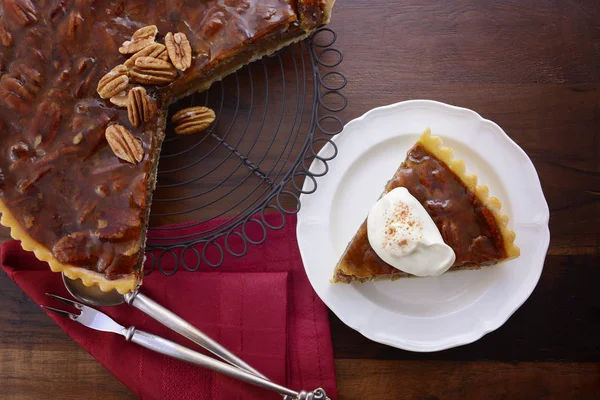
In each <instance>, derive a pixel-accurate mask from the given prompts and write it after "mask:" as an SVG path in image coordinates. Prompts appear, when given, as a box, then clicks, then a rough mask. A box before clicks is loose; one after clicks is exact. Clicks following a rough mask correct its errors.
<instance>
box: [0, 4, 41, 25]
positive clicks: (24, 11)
mask: <svg viewBox="0 0 600 400" xmlns="http://www.w3.org/2000/svg"><path fill="white" fill-rule="evenodd" d="M5 6H6V7H7V8H8V9H9V10H10V9H12V10H11V11H12V13H13V14H14V16H15V18H16V20H17V21H19V22H20V23H21V25H23V26H26V25H30V24H33V23H36V22H37V21H38V18H37V15H36V13H37V10H36V9H35V6H34V5H33V3H32V2H31V1H30V0H8V1H6V2H5Z"/></svg>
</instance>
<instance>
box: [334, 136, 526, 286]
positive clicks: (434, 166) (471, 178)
mask: <svg viewBox="0 0 600 400" xmlns="http://www.w3.org/2000/svg"><path fill="white" fill-rule="evenodd" d="M397 187H406V188H407V189H408V191H409V192H410V193H411V194H412V195H413V196H415V197H416V198H417V199H418V200H419V201H420V202H421V204H423V206H424V207H425V209H426V210H427V211H428V213H429V215H430V216H431V217H432V219H433V220H434V222H435V223H436V226H437V227H438V229H439V230H440V233H441V234H442V237H443V238H444V242H446V244H447V245H449V246H450V247H452V249H453V250H454V252H455V253H456V262H455V263H454V265H453V266H452V267H451V268H450V269H449V270H448V271H458V270H465V269H479V268H481V267H484V266H489V265H494V264H497V263H499V262H503V261H506V260H510V259H512V258H515V257H518V256H519V254H520V250H519V248H518V247H517V246H516V245H515V244H514V240H515V233H514V232H513V231H512V230H510V229H508V216H507V215H506V214H504V213H503V212H502V211H501V203H500V201H499V200H498V199H497V198H495V197H490V196H489V195H488V193H489V190H488V188H487V186H483V185H477V177H476V176H475V175H472V174H467V173H466V168H465V163H464V162H463V161H461V160H455V159H454V156H453V152H452V149H450V148H448V147H444V146H443V144H442V140H441V139H440V138H439V137H437V136H432V135H431V131H430V130H429V129H427V130H425V132H423V134H422V135H421V137H420V138H419V140H418V142H417V143H416V144H415V146H414V147H413V148H412V149H410V150H409V151H408V153H407V158H406V160H405V161H404V162H403V163H402V165H401V166H400V168H399V169H398V170H397V171H396V173H395V174H394V176H393V177H392V179H390V181H388V183H387V185H386V187H385V190H384V192H383V194H385V193H387V192H389V191H391V190H393V189H395V188H397ZM413 276H414V275H411V274H408V273H406V272H403V271H400V270H398V269H396V268H394V267H392V266H391V265H389V264H387V263H386V262H384V261H383V260H382V259H381V258H380V257H379V256H378V255H377V254H376V253H375V251H374V250H373V248H372V247H371V245H370V244H369V239H368V236H367V221H366V219H365V221H364V222H363V223H362V225H361V226H360V227H359V229H358V231H357V232H356V234H355V235H354V237H353V238H352V240H351V241H350V243H349V244H348V247H347V248H346V250H345V252H344V254H343V255H342V257H341V258H340V261H339V262H338V265H337V266H336V268H335V272H334V276H333V279H332V282H334V283H351V282H367V281H372V280H382V279H387V280H395V279H399V278H406V277H413Z"/></svg>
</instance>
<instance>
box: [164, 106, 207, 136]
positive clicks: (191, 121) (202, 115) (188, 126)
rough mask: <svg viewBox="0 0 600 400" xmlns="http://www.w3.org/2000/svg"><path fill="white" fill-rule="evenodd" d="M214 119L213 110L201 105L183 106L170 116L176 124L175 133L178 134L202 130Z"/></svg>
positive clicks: (188, 133)
mask: <svg viewBox="0 0 600 400" xmlns="http://www.w3.org/2000/svg"><path fill="white" fill-rule="evenodd" d="M214 120H215V112H214V111H213V110H211V109H210V108H208V107H203V106H198V107H189V108H184V109H183V110H180V111H178V112H177V113H175V115H173V116H172V117H171V121H173V123H174V124H176V125H177V126H176V127H175V133H176V134H178V135H190V134H192V133H197V132H202V131H203V130H205V129H206V128H208V127H209V126H210V124H212V123H213V121H214Z"/></svg>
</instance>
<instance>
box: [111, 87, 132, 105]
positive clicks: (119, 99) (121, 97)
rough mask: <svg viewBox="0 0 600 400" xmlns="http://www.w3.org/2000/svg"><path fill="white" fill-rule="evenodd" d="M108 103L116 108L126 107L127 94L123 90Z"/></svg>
mask: <svg viewBox="0 0 600 400" xmlns="http://www.w3.org/2000/svg"><path fill="white" fill-rule="evenodd" d="M110 102H111V103H113V104H114V105H115V106H118V107H127V104H129V94H128V93H127V91H126V90H123V91H122V92H121V93H119V94H118V95H116V96H113V97H111V98H110Z"/></svg>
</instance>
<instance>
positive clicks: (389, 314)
mask: <svg viewBox="0 0 600 400" xmlns="http://www.w3.org/2000/svg"><path fill="white" fill-rule="evenodd" d="M427 126H429V127H430V128H431V130H432V133H433V134H434V135H437V136H441V137H442V139H443V140H444V143H445V144H446V145H448V146H450V147H452V148H453V149H454V151H455V157H456V158H457V159H462V160H464V161H465V163H466V165H467V171H468V172H471V173H475V174H476V175H477V176H478V177H479V183H480V184H484V185H487V186H488V187H489V189H490V195H492V196H496V197H498V198H499V199H500V201H501V202H502V210H503V211H504V212H505V213H506V214H508V216H509V217H510V223H509V227H510V228H511V229H513V230H514V231H515V232H516V234H517V238H516V244H517V245H518V246H519V247H520V248H521V256H520V257H519V258H517V259H515V260H512V261H509V262H505V263H503V264H500V265H497V266H493V267H489V268H484V269H481V270H477V271H458V272H451V273H447V274H444V275H442V276H440V277H435V278H418V279H417V278H414V279H400V280H397V281H395V282H387V281H386V282H368V283H363V284H352V285H348V284H335V285H333V284H331V283H330V282H329V280H330V279H331V277H332V275H333V270H334V267H335V265H336V263H337V261H338V259H339V257H340V256H341V254H342V253H343V251H344V249H345V248H346V245H347V244H348V242H349V241H350V239H351V238H352V236H353V235H354V233H355V232H356V229H357V228H358V227H359V226H360V224H361V223H362V222H363V220H364V218H365V217H366V215H367V213H368V210H369V209H370V207H371V205H372V204H373V203H374V202H375V201H376V200H377V198H378V197H379V196H380V194H381V192H382V190H383V187H384V186H385V184H386V182H387V180H388V179H389V178H390V177H391V176H392V175H393V174H394V172H395V171H396V169H397V168H398V165H400V163H401V162H402V161H403V160H404V158H405V155H406V151H407V150H408V149H409V148H410V147H412V146H413V145H414V143H415V142H416V140H417V139H418V136H419V134H420V133H421V132H422V131H423V130H424V129H425V128H426V127H427ZM334 141H335V143H336V145H337V147H338V150H339V154H338V155H337V157H336V158H335V159H333V160H332V161H330V162H329V171H328V172H327V174H326V175H325V176H323V177H321V178H318V190H317V191H316V192H315V193H312V194H310V195H302V196H301V203H302V208H301V210H300V212H299V215H298V227H297V232H298V244H299V247H300V252H301V254H302V260H303V261H304V267H305V269H306V273H307V274H308V278H309V279H310V282H311V284H312V286H313V288H314V289H315V291H316V292H317V294H318V295H319V296H320V297H321V299H322V300H323V301H324V302H325V304H327V306H328V307H329V308H330V309H331V310H332V311H333V312H334V313H335V314H336V315H337V316H338V317H339V318H340V319H341V320H342V321H343V322H344V323H345V324H347V325H348V326H350V327H351V328H353V329H356V330H357V331H359V332H360V333H362V334H363V335H364V336H366V337H367V338H369V339H371V340H374V341H376V342H380V343H384V344H387V345H390V346H394V347H398V348H401V349H406V350H412V351H423V352H426V351H437V350H443V349H447V348H450V347H455V346H459V345H463V344H467V343H471V342H474V341H475V340H477V339H479V338H481V337H482V336H483V335H484V334H486V333H488V332H491V331H493V330H495V329H497V328H498V327H500V326H501V325H502V324H503V323H504V322H505V321H506V320H507V319H508V318H509V317H510V316H511V315H512V313H514V312H515V311H516V310H517V309H518V308H519V307H520V306H521V304H523V302H525V300H526V299H527V298H528V297H529V295H530V294H531V292H532V291H533V289H534V288H535V286H536V284H537V282H538V279H539V277H540V274H541V272H542V267H543V265H544V259H545V256H546V251H547V250H548V244H549V241H550V233H549V230H548V219H549V211H548V205H547V203H546V200H545V198H544V194H543V193H542V188H541V185H540V181H539V178H538V175H537V173H536V170H535V168H534V166H533V164H532V163H531V160H530V159H529V157H527V155H526V154H525V152H524V151H523V150H522V149H521V148H520V147H519V146H517V144H516V143H514V142H513V141H512V140H511V139H510V138H509V137H508V136H507V135H506V133H504V131H503V130H502V129H501V128H500V127H499V126H498V125H496V124H495V123H493V122H491V121H489V120H486V119H483V118H482V117H481V116H479V114H477V113H475V112H474V111H471V110H467V109H464V108H458V107H454V106H450V105H447V104H444V103H439V102H435V101H429V100H411V101H405V102H402V103H397V104H393V105H389V106H385V107H379V108H376V109H373V110H371V111H369V112H368V113H366V114H365V115H363V116H362V117H360V118H358V119H355V120H353V121H351V122H350V123H348V124H347V125H346V126H345V127H344V131H343V132H342V133H341V134H339V135H338V136H337V137H335V139H334ZM332 154H333V148H332V147H331V146H330V145H327V146H325V147H324V148H323V150H322V151H321V152H320V153H319V155H320V156H322V157H323V158H327V157H329V156H331V155H332ZM311 171H312V172H316V173H319V172H323V171H324V164H323V163H322V162H320V161H318V160H315V162H314V163H313V164H312V166H311ZM312 186H313V184H312V182H311V181H310V180H306V182H305V186H304V189H305V191H306V190H310V189H312Z"/></svg>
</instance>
